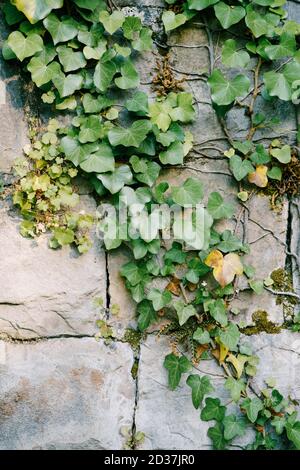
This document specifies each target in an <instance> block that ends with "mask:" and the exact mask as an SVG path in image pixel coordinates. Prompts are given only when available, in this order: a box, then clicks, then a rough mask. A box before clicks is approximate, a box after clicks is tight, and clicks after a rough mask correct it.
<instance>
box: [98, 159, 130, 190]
mask: <svg viewBox="0 0 300 470" xmlns="http://www.w3.org/2000/svg"><path fill="white" fill-rule="evenodd" d="M97 178H98V179H99V180H100V181H101V183H102V184H103V186H104V187H105V188H106V189H108V190H109V192H110V193H111V194H116V193H117V192H119V191H120V189H122V188H123V186H125V184H130V183H131V182H132V173H131V171H130V168H129V166H128V165H121V166H119V167H118V168H116V170H115V171H114V172H113V173H107V174H105V175H98V176H97Z"/></svg>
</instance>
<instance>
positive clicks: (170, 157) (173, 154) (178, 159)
mask: <svg viewBox="0 0 300 470" xmlns="http://www.w3.org/2000/svg"><path fill="white" fill-rule="evenodd" d="M159 159H160V161H161V163H163V165H180V164H181V163H183V159H184V149H183V144H182V143H181V142H179V141H176V142H173V143H172V144H171V145H170V146H169V147H168V149H167V150H165V151H163V152H160V154H159Z"/></svg>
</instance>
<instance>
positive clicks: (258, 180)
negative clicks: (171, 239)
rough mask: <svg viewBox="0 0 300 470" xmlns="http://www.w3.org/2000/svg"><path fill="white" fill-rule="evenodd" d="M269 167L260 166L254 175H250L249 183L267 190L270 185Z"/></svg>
mask: <svg viewBox="0 0 300 470" xmlns="http://www.w3.org/2000/svg"><path fill="white" fill-rule="evenodd" d="M267 171H268V167H267V166H265V165H258V166H257V167H256V170H255V171H254V172H253V173H249V175H248V181H249V183H253V184H255V185H256V186H258V187H259V188H265V187H266V186H267V184H268V177H267Z"/></svg>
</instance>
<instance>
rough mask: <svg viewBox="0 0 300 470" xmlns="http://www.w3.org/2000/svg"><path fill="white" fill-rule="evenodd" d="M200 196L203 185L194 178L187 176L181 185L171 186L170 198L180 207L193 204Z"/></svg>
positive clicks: (198, 200) (196, 202)
mask: <svg viewBox="0 0 300 470" xmlns="http://www.w3.org/2000/svg"><path fill="white" fill-rule="evenodd" d="M202 198H203V186H202V183H201V182H200V181H199V180H197V179H196V178H188V179H187V180H186V181H185V182H184V183H183V185H182V186H178V187H176V186H175V187H173V188H172V199H173V200H174V202H176V204H179V205H180V206H182V207H185V206H189V205H192V206H195V205H196V204H198V203H199V202H200V201H201V199H202Z"/></svg>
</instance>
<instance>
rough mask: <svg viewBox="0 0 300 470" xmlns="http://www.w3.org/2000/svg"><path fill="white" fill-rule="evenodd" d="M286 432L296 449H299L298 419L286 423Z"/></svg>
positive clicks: (299, 422) (299, 428)
mask: <svg viewBox="0 0 300 470" xmlns="http://www.w3.org/2000/svg"><path fill="white" fill-rule="evenodd" d="M286 433H287V437H288V439H289V440H290V441H292V443H293V444H294V446H295V447H296V449H298V450H299V449H300V421H296V423H294V424H287V425H286Z"/></svg>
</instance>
